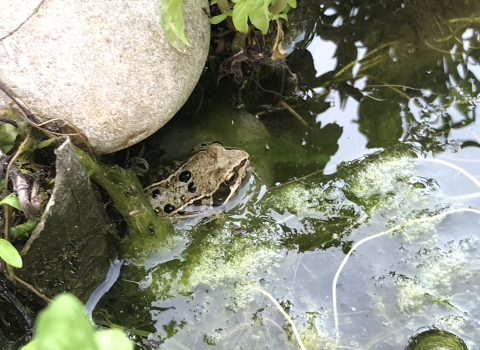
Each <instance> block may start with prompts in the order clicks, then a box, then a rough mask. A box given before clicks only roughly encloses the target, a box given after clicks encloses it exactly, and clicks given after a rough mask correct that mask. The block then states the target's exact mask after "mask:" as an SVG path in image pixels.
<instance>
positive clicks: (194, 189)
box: [188, 182, 197, 193]
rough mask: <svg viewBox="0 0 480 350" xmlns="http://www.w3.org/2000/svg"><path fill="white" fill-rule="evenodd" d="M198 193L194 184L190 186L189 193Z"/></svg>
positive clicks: (191, 183)
mask: <svg viewBox="0 0 480 350" xmlns="http://www.w3.org/2000/svg"><path fill="white" fill-rule="evenodd" d="M196 191H197V186H195V184H194V183H193V182H190V183H189V184H188V192H190V193H195V192H196Z"/></svg>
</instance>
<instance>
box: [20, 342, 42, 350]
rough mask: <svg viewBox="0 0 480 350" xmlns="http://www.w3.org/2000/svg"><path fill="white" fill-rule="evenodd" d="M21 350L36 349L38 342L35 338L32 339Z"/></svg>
mask: <svg viewBox="0 0 480 350" xmlns="http://www.w3.org/2000/svg"><path fill="white" fill-rule="evenodd" d="M22 350H38V342H37V341H36V340H32V341H31V342H30V343H28V344H27V345H25V346H24V347H23V348H22Z"/></svg>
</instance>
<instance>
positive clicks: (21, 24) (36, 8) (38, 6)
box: [0, 0, 45, 41]
mask: <svg viewBox="0 0 480 350" xmlns="http://www.w3.org/2000/svg"><path fill="white" fill-rule="evenodd" d="M44 2H45V0H42V1H40V3H39V4H38V5H37V7H35V9H34V10H33V12H32V13H31V14H30V16H28V17H27V18H25V20H24V21H23V22H22V23H20V24H19V25H18V26H17V27H16V28H15V29H14V30H12V31H11V32H10V33H8V34H7V35H5V36H3V37H2V38H0V41H2V40H4V39H6V38H8V37H9V36H10V35H12V34H13V33H15V32H16V31H17V30H19V29H20V28H21V27H22V26H23V25H24V24H25V23H27V21H28V20H29V19H30V18H31V17H32V16H33V15H34V14H36V13H37V12H38V10H40V7H41V6H42V5H43V3H44Z"/></svg>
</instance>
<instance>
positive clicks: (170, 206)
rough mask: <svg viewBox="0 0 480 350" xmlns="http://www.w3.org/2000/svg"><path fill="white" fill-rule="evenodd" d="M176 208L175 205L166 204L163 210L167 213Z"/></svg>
mask: <svg viewBox="0 0 480 350" xmlns="http://www.w3.org/2000/svg"><path fill="white" fill-rule="evenodd" d="M174 210H175V207H174V206H173V205H171V204H168V203H167V204H166V205H165V207H164V208H163V211H164V212H165V213H167V214H170V213H171V212H172V211H174Z"/></svg>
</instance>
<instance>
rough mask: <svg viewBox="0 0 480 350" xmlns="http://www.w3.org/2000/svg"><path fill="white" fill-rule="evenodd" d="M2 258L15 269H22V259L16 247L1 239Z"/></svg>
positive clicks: (0, 251) (0, 252) (0, 255)
mask: <svg viewBox="0 0 480 350" xmlns="http://www.w3.org/2000/svg"><path fill="white" fill-rule="evenodd" d="M0 258H2V259H3V260H5V262H6V263H7V264H9V265H12V266H13V267H18V268H20V267H22V266H23V264H22V258H21V257H20V254H18V251H17V250H16V249H15V247H14V246H13V245H12V243H10V242H9V241H7V240H6V239H2V238H0Z"/></svg>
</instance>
